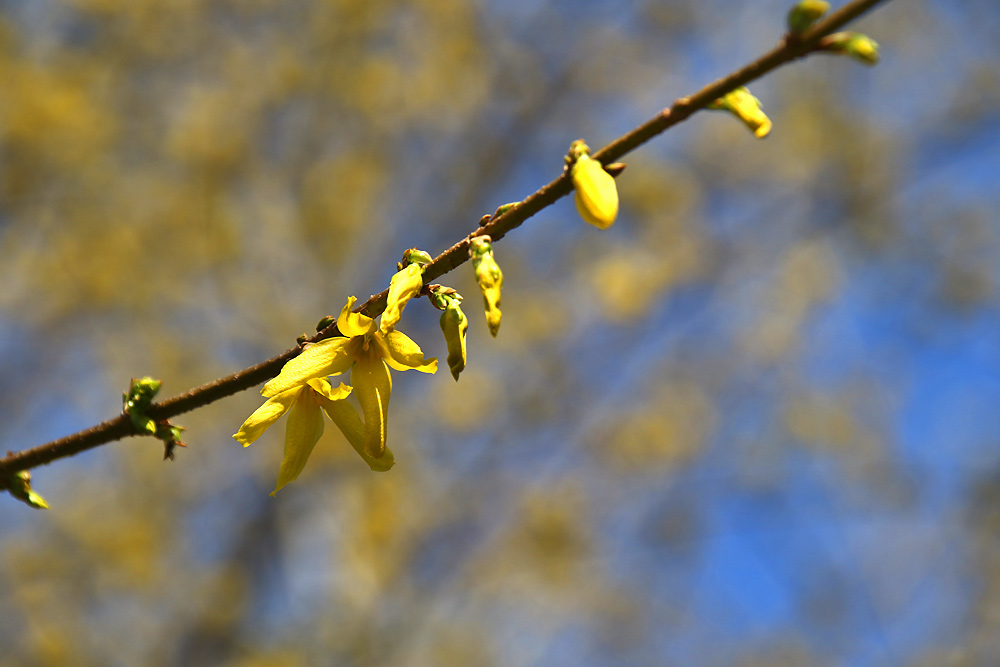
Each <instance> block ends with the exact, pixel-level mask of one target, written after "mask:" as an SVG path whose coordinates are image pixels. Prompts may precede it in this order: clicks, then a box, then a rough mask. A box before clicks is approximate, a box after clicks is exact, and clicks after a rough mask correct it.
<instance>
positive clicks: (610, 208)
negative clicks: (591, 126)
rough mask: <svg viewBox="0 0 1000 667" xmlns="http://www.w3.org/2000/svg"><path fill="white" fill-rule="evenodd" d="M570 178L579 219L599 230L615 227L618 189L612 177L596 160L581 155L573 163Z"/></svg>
mask: <svg viewBox="0 0 1000 667" xmlns="http://www.w3.org/2000/svg"><path fill="white" fill-rule="evenodd" d="M570 175H571V176H572V179H573V187H574V188H576V198H575V200H576V209H577V211H579V212H580V216H581V217H582V218H583V219H584V220H586V221H587V222H589V223H590V224H592V225H594V226H595V227H597V228H598V229H607V228H608V227H610V226H611V225H613V224H614V222H615V217H616V216H617V215H618V189H617V188H616V187H615V179H614V178H612V177H611V174H609V173H608V172H606V171H604V167H603V166H602V165H601V163H600V162H598V161H597V160H595V159H594V158H592V157H590V156H589V155H581V156H580V157H578V158H577V160H576V162H575V163H573V169H572V170H571V172H570Z"/></svg>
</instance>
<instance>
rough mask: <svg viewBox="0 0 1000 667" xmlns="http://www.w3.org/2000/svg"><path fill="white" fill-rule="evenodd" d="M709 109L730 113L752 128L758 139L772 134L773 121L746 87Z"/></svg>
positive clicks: (717, 101) (721, 98)
mask: <svg viewBox="0 0 1000 667" xmlns="http://www.w3.org/2000/svg"><path fill="white" fill-rule="evenodd" d="M708 108H709V109H717V110H721V111H728V112H730V113H731V114H733V115H734V116H736V117H737V118H739V119H740V120H742V121H743V123H744V124H745V125H746V126H747V127H748V128H750V131H751V132H753V133H754V135H755V136H756V137H757V138H758V139H763V138H764V137H766V136H767V135H768V134H769V133H770V132H771V119H770V118H768V117H767V115H765V114H764V112H763V111H761V108H760V100H758V99H757V98H756V97H754V96H753V95H751V94H750V90H749V89H748V88H747V87H746V86H741V87H739V88H737V89H736V90H733V91H730V92H728V93H726V94H725V95H723V96H722V97H720V98H719V99H717V100H715V101H714V102H712V103H711V104H710V105H708Z"/></svg>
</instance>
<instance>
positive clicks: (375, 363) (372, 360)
mask: <svg viewBox="0 0 1000 667" xmlns="http://www.w3.org/2000/svg"><path fill="white" fill-rule="evenodd" d="M351 384H352V385H353V386H354V395H355V396H357V397H358V402H359V403H360V404H361V412H362V413H363V414H364V416H365V453H366V454H368V455H369V456H371V457H372V458H376V459H378V458H381V457H382V456H383V455H384V454H385V438H386V420H387V419H388V410H389V396H390V394H391V393H392V377H391V376H390V375H389V369H388V368H386V366H385V364H384V363H383V362H382V359H381V357H380V353H379V352H378V351H376V350H374V349H373V350H369V351H368V352H367V353H366V354H364V355H362V357H361V358H360V359H358V360H357V362H356V363H355V364H354V368H353V369H352V370H351Z"/></svg>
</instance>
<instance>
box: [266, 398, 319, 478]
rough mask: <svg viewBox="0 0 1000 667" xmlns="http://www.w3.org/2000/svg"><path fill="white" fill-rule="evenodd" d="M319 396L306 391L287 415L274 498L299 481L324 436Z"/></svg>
mask: <svg viewBox="0 0 1000 667" xmlns="http://www.w3.org/2000/svg"><path fill="white" fill-rule="evenodd" d="M319 401H320V397H319V395H318V394H316V392H314V391H312V390H311V389H308V388H303V390H302V393H301V394H300V396H299V400H297V401H295V403H294V405H292V409H291V410H289V412H288V421H287V422H286V423H285V457H284V458H283V459H282V460H281V467H280V468H279V469H278V483H277V485H276V486H275V487H274V491H272V492H271V495H272V496H273V495H274V494H275V493H277V492H278V491H279V490H281V487H283V486H285V485H286V484H288V483H289V482H294V481H295V480H296V479H298V476H299V473H301V472H302V469H303V468H305V467H306V461H308V460H309V455H310V454H312V450H313V447H315V446H316V443H317V442H319V438H320V436H321V435H323V412H322V411H321V410H320V409H319Z"/></svg>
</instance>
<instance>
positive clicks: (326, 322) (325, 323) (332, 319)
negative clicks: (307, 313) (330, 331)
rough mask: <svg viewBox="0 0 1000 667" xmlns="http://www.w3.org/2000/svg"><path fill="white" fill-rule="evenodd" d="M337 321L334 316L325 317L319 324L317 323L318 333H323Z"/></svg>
mask: <svg viewBox="0 0 1000 667" xmlns="http://www.w3.org/2000/svg"><path fill="white" fill-rule="evenodd" d="M336 321H337V318H336V317H334V316H333V315H327V316H326V317H324V318H323V319H321V320H320V321H319V322H317V323H316V331H322V330H323V329H325V328H327V327H328V326H330V325H331V324H333V323H334V322H336Z"/></svg>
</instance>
